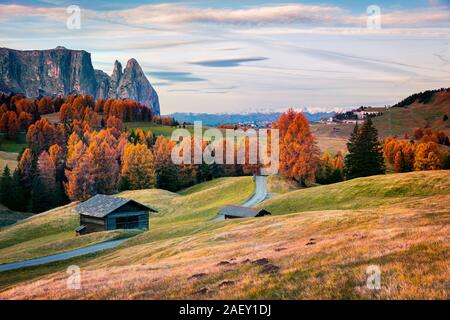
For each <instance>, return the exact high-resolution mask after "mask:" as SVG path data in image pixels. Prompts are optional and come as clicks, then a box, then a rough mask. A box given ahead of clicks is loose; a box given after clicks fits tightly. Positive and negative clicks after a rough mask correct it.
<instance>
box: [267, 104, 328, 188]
mask: <svg viewBox="0 0 450 320" xmlns="http://www.w3.org/2000/svg"><path fill="white" fill-rule="evenodd" d="M274 127H275V128H277V129H279V130H280V132H279V133H280V171H281V173H282V174H284V175H285V176H287V177H289V178H293V179H295V180H297V181H298V182H300V183H301V184H302V185H306V184H310V183H313V182H314V180H315V174H316V171H317V166H318V164H319V149H318V148H317V146H316V141H315V138H314V136H313V134H312V133H311V131H310V128H309V122H308V120H307V119H306V117H305V115H304V114H303V113H302V112H299V113H296V112H295V111H293V110H292V109H290V110H288V111H287V112H286V113H284V114H282V115H281V116H280V118H279V119H278V121H277V122H276V123H275V126H274Z"/></svg>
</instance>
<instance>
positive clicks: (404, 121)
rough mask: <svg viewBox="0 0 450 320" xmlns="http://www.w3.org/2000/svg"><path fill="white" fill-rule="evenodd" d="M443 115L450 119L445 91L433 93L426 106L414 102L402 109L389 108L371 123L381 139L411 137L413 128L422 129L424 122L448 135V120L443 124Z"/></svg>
mask: <svg viewBox="0 0 450 320" xmlns="http://www.w3.org/2000/svg"><path fill="white" fill-rule="evenodd" d="M444 114H446V115H447V116H448V117H450V93H449V92H446V91H443V92H438V93H435V94H434V95H433V98H432V99H431V101H430V102H428V103H426V104H424V103H419V102H418V101H416V102H414V103H413V104H411V105H408V106H407V107H404V108H401V107H400V108H391V109H389V110H388V111H386V112H385V113H384V114H383V115H382V116H380V117H376V118H374V121H373V122H374V124H375V126H376V127H377V129H378V131H379V132H380V134H381V136H383V137H386V136H391V135H394V134H397V135H403V134H405V133H408V134H409V135H410V136H411V134H412V133H413V131H414V128H416V127H423V126H424V124H425V123H426V122H427V123H428V124H429V125H430V127H431V128H433V129H435V130H442V131H444V132H446V133H447V134H450V120H447V121H445V122H444V121H443V116H444Z"/></svg>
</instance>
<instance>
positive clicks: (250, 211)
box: [219, 206, 270, 218]
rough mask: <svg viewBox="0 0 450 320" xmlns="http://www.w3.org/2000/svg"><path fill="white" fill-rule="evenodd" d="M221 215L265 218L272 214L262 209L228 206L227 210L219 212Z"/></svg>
mask: <svg viewBox="0 0 450 320" xmlns="http://www.w3.org/2000/svg"><path fill="white" fill-rule="evenodd" d="M219 214H221V215H224V216H231V217H240V218H250V217H260V216H265V215H268V214H270V212H269V211H267V210H264V209H261V208H248V207H242V206H226V207H225V208H223V209H222V210H220V211H219Z"/></svg>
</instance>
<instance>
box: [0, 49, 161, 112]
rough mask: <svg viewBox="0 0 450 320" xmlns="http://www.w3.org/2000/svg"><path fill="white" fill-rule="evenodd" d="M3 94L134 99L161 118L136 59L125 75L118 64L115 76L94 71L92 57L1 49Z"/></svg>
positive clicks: (56, 51)
mask: <svg viewBox="0 0 450 320" xmlns="http://www.w3.org/2000/svg"><path fill="white" fill-rule="evenodd" d="M0 92H3V93H11V92H14V93H22V94H24V95H26V96H27V97H30V98H35V97H39V96H46V95H49V96H54V95H68V94H73V93H79V94H86V95H92V96H94V97H95V98H102V99H106V98H115V99H122V98H125V99H131V100H135V101H139V102H140V103H142V104H145V105H147V106H148V107H151V108H152V109H153V110H154V111H155V113H157V114H159V112H160V109H159V100H158V94H157V93H156V91H155V89H153V87H152V86H151V84H150V82H149V81H148V79H147V78H146V77H145V75H144V73H143V71H142V69H141V67H140V66H139V64H138V63H137V61H136V60H135V59H131V60H129V61H128V63H127V67H126V68H125V70H124V71H123V73H122V66H121V64H120V63H119V62H118V61H116V63H115V65H114V71H113V74H112V76H111V77H110V76H108V75H107V74H106V73H105V72H103V71H101V70H94V68H93V66H92V61H91V55H90V53H88V52H86V51H82V50H69V49H66V48H63V47H57V48H56V49H51V50H32V51H19V50H13V49H8V48H0Z"/></svg>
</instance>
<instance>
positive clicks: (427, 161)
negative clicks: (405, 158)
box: [414, 141, 441, 170]
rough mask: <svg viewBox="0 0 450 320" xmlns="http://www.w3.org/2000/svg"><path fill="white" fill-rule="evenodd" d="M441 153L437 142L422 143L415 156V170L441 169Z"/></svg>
mask: <svg viewBox="0 0 450 320" xmlns="http://www.w3.org/2000/svg"><path fill="white" fill-rule="evenodd" d="M440 164H441V160H440V151H439V146H438V145H437V143H435V142H432V141H430V142H427V143H420V144H419V145H418V146H417V148H416V152H415V155H414V170H437V169H439V168H440Z"/></svg>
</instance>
